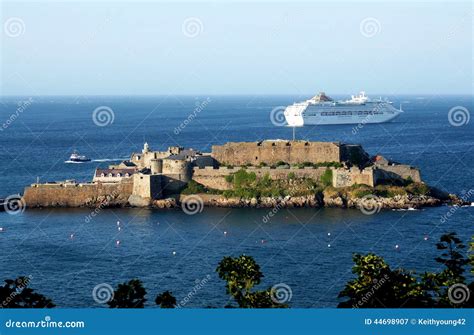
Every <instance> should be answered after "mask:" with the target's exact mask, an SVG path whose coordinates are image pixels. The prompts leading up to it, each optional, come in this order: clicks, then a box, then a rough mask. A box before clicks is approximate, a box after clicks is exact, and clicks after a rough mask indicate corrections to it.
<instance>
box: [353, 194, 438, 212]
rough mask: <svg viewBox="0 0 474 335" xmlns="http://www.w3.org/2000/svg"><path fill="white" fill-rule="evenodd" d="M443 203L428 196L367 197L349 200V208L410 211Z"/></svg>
mask: <svg viewBox="0 0 474 335" xmlns="http://www.w3.org/2000/svg"><path fill="white" fill-rule="evenodd" d="M441 204H442V201H441V200H440V199H437V198H433V197H431V196H427V195H417V196H415V195H396V196H394V197H392V198H384V197H375V196H374V197H365V198H356V199H348V200H347V207H348V208H378V209H382V208H384V209H410V208H414V209H417V208H422V207H434V206H440V205H441Z"/></svg>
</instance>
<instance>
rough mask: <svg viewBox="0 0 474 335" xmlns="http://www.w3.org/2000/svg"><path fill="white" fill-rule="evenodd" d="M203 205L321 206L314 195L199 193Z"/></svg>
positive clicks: (254, 206)
mask: <svg viewBox="0 0 474 335" xmlns="http://www.w3.org/2000/svg"><path fill="white" fill-rule="evenodd" d="M199 197H200V198H201V200H202V203H203V205H204V206H209V207H230V208H232V207H235V208H239V207H249V208H273V207H280V208H295V207H321V206H322V203H321V201H320V198H319V197H317V196H316V195H308V196H297V197H290V196H286V197H261V198H250V199H245V198H238V197H229V198H226V197H224V196H222V195H213V194H200V195H199Z"/></svg>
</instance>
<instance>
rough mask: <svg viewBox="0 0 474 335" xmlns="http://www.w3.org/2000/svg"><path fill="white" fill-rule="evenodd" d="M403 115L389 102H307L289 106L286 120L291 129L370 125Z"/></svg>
mask: <svg viewBox="0 0 474 335" xmlns="http://www.w3.org/2000/svg"><path fill="white" fill-rule="evenodd" d="M401 113H402V110H401V109H396V108H394V107H393V106H392V103H390V102H388V101H381V100H380V101H365V100H364V101H363V102H361V103H352V102H334V101H325V102H316V103H313V102H312V101H311V100H309V101H307V102H301V103H295V104H293V105H291V106H288V107H287V108H286V109H285V111H284V115H285V119H286V122H287V124H288V125H289V126H291V127H301V126H305V125H330V124H368V123H383V122H389V121H392V120H393V119H395V118H396V117H398V116H399V115H400V114H401Z"/></svg>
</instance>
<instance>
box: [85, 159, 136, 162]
mask: <svg viewBox="0 0 474 335" xmlns="http://www.w3.org/2000/svg"><path fill="white" fill-rule="evenodd" d="M127 159H128V158H103V159H93V160H92V162H117V161H124V160H127Z"/></svg>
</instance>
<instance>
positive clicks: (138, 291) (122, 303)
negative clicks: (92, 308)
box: [107, 279, 146, 308]
mask: <svg viewBox="0 0 474 335" xmlns="http://www.w3.org/2000/svg"><path fill="white" fill-rule="evenodd" d="M145 295H146V290H145V288H144V287H143V285H142V282H141V281H140V280H138V279H132V280H130V281H129V282H128V283H123V284H119V285H118V287H117V289H116V290H115V291H114V298H113V299H112V300H111V301H109V302H108V303H107V304H108V305H109V307H110V308H143V307H144V304H145V301H146V299H145Z"/></svg>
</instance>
